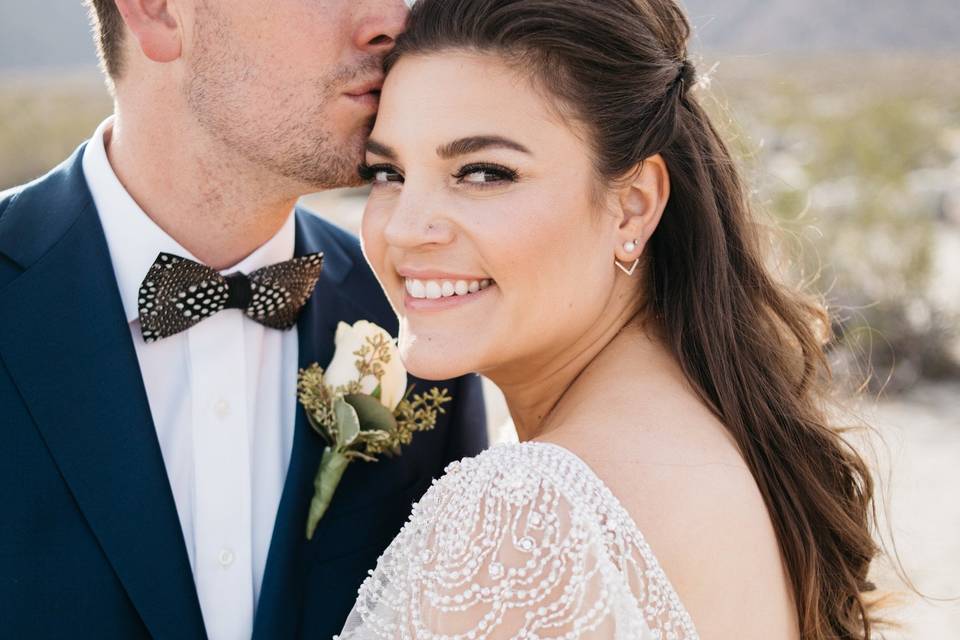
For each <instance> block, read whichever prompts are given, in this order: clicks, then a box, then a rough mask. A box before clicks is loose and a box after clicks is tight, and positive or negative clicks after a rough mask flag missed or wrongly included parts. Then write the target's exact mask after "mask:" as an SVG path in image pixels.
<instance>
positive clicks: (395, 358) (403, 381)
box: [323, 320, 407, 412]
mask: <svg viewBox="0 0 960 640" xmlns="http://www.w3.org/2000/svg"><path fill="white" fill-rule="evenodd" d="M376 336H382V337H383V339H384V340H385V341H386V343H387V345H388V352H389V354H390V362H387V363H385V364H383V377H382V378H381V379H380V380H379V381H378V380H377V379H376V377H375V376H372V375H367V376H364V377H363V379H360V372H359V371H357V365H356V362H357V360H358V359H359V358H358V357H357V355H356V352H357V351H359V350H360V349H361V348H363V347H364V346H366V345H367V344H368V343H367V339H368V338H375V337H376ZM335 342H336V349H335V350H334V352H333V361H332V362H331V363H330V366H328V367H327V370H326V371H325V372H324V374H323V380H324V382H326V383H327V386H328V387H330V388H331V389H336V388H337V387H343V386H345V385H347V384H349V383H351V382H354V381H358V382H359V383H360V391H361V393H366V394H371V393H373V392H374V390H375V389H376V388H377V385H378V384H379V385H380V402H381V403H382V404H383V406H385V407H386V408H387V409H388V410H389V411H391V412H393V411H394V409H396V408H397V405H398V404H400V401H401V400H402V399H403V394H404V393H405V392H406V390H407V371H406V369H404V368H403V362H401V360H400V352H399V351H397V345H396V343H394V341H393V338H391V337H390V334H389V333H387V332H386V331H384V330H383V329H382V328H381V327H379V326H377V325H375V324H374V323H372V322H368V321H366V320H360V321H358V322H356V323H354V325H353V326H352V327H351V326H350V325H348V324H347V323H346V322H341V323H340V324H339V325H337V335H336V338H335Z"/></svg>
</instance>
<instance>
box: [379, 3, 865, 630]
mask: <svg viewBox="0 0 960 640" xmlns="http://www.w3.org/2000/svg"><path fill="white" fill-rule="evenodd" d="M689 36H690V25H689V22H688V21H687V19H686V17H685V15H684V13H683V11H682V10H681V9H680V8H679V7H678V6H677V4H676V3H675V2H673V1H672V0H420V1H419V2H418V3H417V4H415V5H414V7H413V9H412V13H411V16H410V21H409V24H408V29H407V31H406V33H405V34H404V35H402V36H401V37H400V39H399V40H398V43H397V47H396V49H395V50H394V52H393V53H392V54H391V56H390V57H389V58H388V60H387V68H388V69H389V68H390V66H392V65H393V64H394V63H395V62H396V60H398V59H399V58H400V57H402V56H406V55H414V54H417V55H419V54H429V53H436V52H442V51H445V50H468V51H477V52H480V53H490V54H493V55H496V56H498V57H500V58H501V59H503V60H504V61H505V62H506V63H508V64H510V65H512V66H514V67H515V68H516V69H517V70H518V71H519V72H521V73H524V74H527V75H528V77H529V78H530V79H531V80H532V81H533V82H534V83H536V85H537V86H539V87H542V88H544V89H545V90H546V91H547V92H548V94H549V95H551V96H552V98H554V99H555V101H556V104H557V106H558V108H560V109H562V110H563V112H564V113H565V114H566V115H568V116H569V117H571V118H572V119H574V120H575V121H576V122H578V124H580V125H583V126H585V127H586V130H587V131H589V132H590V133H591V134H592V135H591V136H590V139H591V143H592V145H593V155H594V158H595V166H596V172H597V175H598V178H599V179H600V181H601V182H600V184H614V183H615V181H616V180H617V179H618V178H622V177H624V176H626V175H629V174H630V172H631V171H632V170H634V169H635V168H636V167H637V165H639V164H640V163H641V162H642V161H643V160H644V159H645V158H648V157H650V156H653V155H655V154H661V156H662V157H663V159H664V160H665V162H666V164H667V166H668V168H669V171H670V178H671V194H670V199H669V202H668V204H667V207H666V211H665V213H664V215H663V218H662V220H661V222H660V225H659V227H658V228H657V230H656V232H655V233H654V235H653V236H652V237H651V238H650V240H649V242H648V244H647V251H646V254H647V255H646V263H645V278H646V286H645V288H644V291H645V292H646V294H645V295H646V299H645V300H644V301H643V303H644V308H645V311H646V312H647V313H646V316H647V317H651V318H656V319H657V320H658V324H659V326H660V329H661V331H662V335H663V336H665V340H666V342H667V344H668V346H669V347H670V348H671V349H672V351H673V353H674V355H675V357H676V358H677V360H678V361H679V362H680V364H681V366H682V368H683V370H684V372H685V374H686V376H687V378H688V379H689V381H690V383H691V384H692V385H693V386H694V387H695V388H696V389H697V391H698V393H699V394H700V396H701V397H702V399H703V401H704V402H706V403H707V404H708V405H709V406H710V407H711V408H712V410H713V411H714V412H715V413H716V415H717V416H718V417H719V418H720V419H721V420H722V422H723V424H724V425H725V426H726V428H727V429H728V430H729V432H730V433H731V435H732V436H733V438H734V439H735V440H736V442H737V444H738V446H739V448H740V451H741V454H742V455H743V457H744V458H745V460H746V463H747V465H748V466H749V468H750V470H751V472H752V473H753V477H754V478H755V480H756V482H757V484H758V485H759V488H760V491H761V493H762V494H763V497H764V500H765V502H766V506H767V509H768V510H769V513H770V517H771V519H772V521H773V525H774V528H775V530H776V534H777V538H778V541H779V545H780V552H781V555H782V558H783V562H784V565H785V566H786V569H787V571H788V574H789V576H790V581H791V585H792V588H793V595H794V598H795V602H796V610H797V613H798V616H799V621H800V631H801V637H802V638H804V640H826V639H828V638H829V639H834V638H842V639H856V640H868V639H869V638H871V634H872V632H871V627H872V625H873V622H874V616H873V613H872V607H871V605H870V604H869V602H870V600H869V599H868V598H867V597H866V596H865V594H866V592H867V591H870V590H871V589H872V586H871V585H870V584H869V583H868V581H867V573H868V569H869V567H870V563H871V560H872V559H873V558H874V556H875V555H876V554H877V551H878V547H877V545H876V544H875V542H874V539H873V537H872V535H871V532H872V528H871V518H872V514H873V491H874V487H873V481H872V479H871V475H870V472H869V469H868V467H867V465H866V464H865V462H864V460H863V459H862V458H861V456H860V455H859V454H858V453H857V452H856V451H855V450H854V449H853V448H852V447H851V446H850V445H848V444H847V443H846V441H845V440H844V439H843V438H842V436H841V434H840V430H839V429H837V428H836V427H834V426H833V425H832V424H831V422H830V419H829V417H828V415H827V411H826V406H827V403H826V399H827V397H828V391H829V378H830V370H829V364H828V362H827V359H826V356H825V352H824V345H825V343H826V335H825V334H826V332H827V331H829V327H830V323H829V321H828V317H827V313H826V311H825V309H824V307H823V306H822V305H821V304H819V303H817V302H816V301H815V300H814V299H812V298H808V297H806V296H804V295H803V294H801V293H800V292H799V291H798V290H797V289H795V288H791V287H788V286H785V285H784V284H781V283H780V282H778V280H777V279H776V278H775V277H773V275H772V273H771V271H770V270H769V268H768V267H767V265H766V262H765V258H766V256H765V250H764V247H765V244H764V242H763V241H762V234H761V233H760V231H759V225H758V224H757V223H756V222H755V220H754V219H753V217H752V213H751V208H750V203H749V198H748V196H747V193H746V191H745V189H744V186H743V183H742V182H741V179H740V177H739V175H738V171H737V168H736V166H735V163H734V161H733V160H732V158H731V154H730V153H729V152H728V150H727V147H726V145H725V144H724V142H723V140H722V139H721V137H720V135H719V134H718V132H717V130H716V129H715V128H714V126H713V124H712V123H711V120H710V118H709V117H708V115H707V114H706V112H705V111H704V110H703V109H702V108H701V106H700V104H698V101H697V99H696V96H695V95H693V94H692V93H691V88H692V87H693V85H694V83H695V81H696V72H695V69H694V65H693V64H691V63H690V62H689V61H688V58H687V41H688V38H689Z"/></svg>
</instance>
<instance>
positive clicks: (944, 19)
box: [683, 0, 960, 54]
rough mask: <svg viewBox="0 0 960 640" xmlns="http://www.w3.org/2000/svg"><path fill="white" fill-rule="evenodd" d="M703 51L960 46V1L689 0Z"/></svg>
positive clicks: (942, 48) (944, 48) (940, 48)
mask: <svg viewBox="0 0 960 640" xmlns="http://www.w3.org/2000/svg"><path fill="white" fill-rule="evenodd" d="M683 1H684V4H685V5H686V7H687V11H688V13H689V15H690V19H691V22H692V23H693V24H694V27H695V28H696V30H697V46H698V48H702V49H704V50H710V51H724V52H729V53H745V54H761V53H782V52H801V51H810V52H831V51H904V50H906V51H954V52H956V51H960V0H683Z"/></svg>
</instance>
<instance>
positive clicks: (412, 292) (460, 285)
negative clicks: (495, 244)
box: [404, 278, 493, 300]
mask: <svg viewBox="0 0 960 640" xmlns="http://www.w3.org/2000/svg"><path fill="white" fill-rule="evenodd" d="M491 284H493V281H492V280H490V279H486V280H456V281H454V280H417V279H415V278H404V286H405V287H406V290H407V294H408V295H409V296H410V297H411V298H415V299H419V300H422V299H424V298H425V299H427V300H438V299H440V298H450V297H452V296H466V295H470V294H471V293H477V292H478V291H481V290H483V289H486V288H488V287H489V286H490V285H491Z"/></svg>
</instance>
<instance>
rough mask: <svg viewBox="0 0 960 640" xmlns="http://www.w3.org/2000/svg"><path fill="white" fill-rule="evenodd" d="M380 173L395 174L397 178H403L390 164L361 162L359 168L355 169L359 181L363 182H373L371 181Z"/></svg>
mask: <svg viewBox="0 0 960 640" xmlns="http://www.w3.org/2000/svg"><path fill="white" fill-rule="evenodd" d="M381 171H389V172H390V173H395V174H397V175H398V176H401V177H402V176H403V174H402V173H400V170H399V169H397V168H396V167H395V166H393V165H391V164H373V165H370V164H367V163H366V162H361V163H360V166H359V167H357V174H358V175H359V176H360V179H361V180H363V181H364V182H373V179H374V178H376V177H377V174H378V173H380V172H381Z"/></svg>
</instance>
